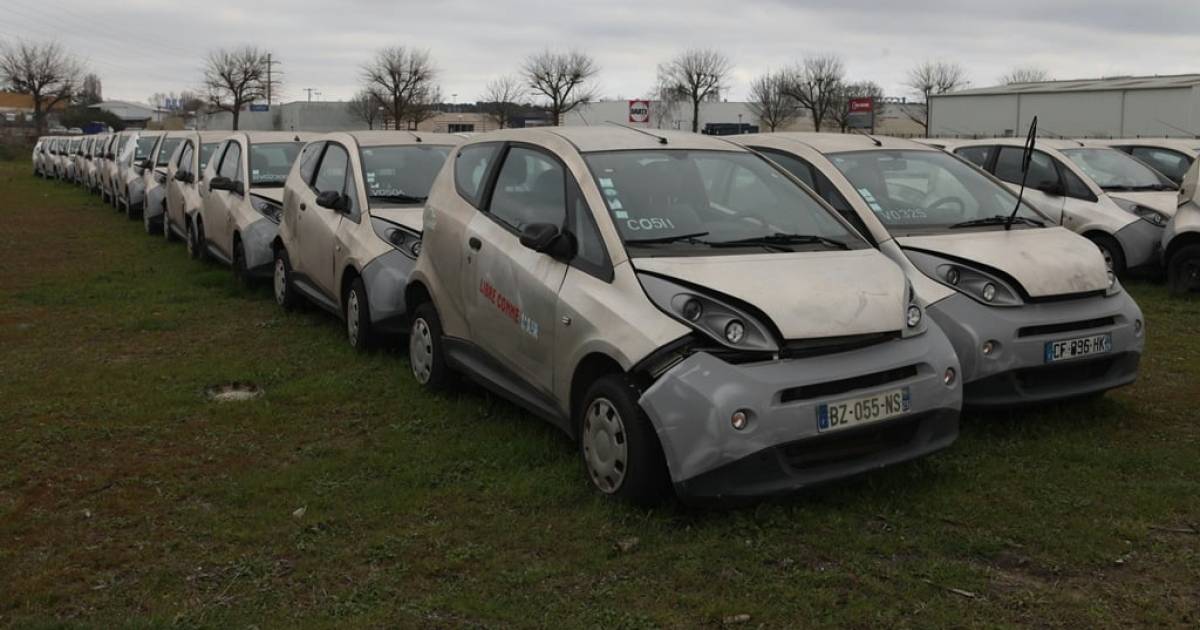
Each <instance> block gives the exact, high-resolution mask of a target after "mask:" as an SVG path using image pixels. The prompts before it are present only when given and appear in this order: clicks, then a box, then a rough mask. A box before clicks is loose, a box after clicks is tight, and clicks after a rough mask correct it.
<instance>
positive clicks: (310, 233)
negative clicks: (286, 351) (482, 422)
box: [274, 131, 463, 350]
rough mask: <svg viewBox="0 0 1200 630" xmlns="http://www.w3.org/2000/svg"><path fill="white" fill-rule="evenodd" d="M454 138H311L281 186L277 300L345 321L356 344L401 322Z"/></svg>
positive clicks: (375, 134) (385, 134)
mask: <svg viewBox="0 0 1200 630" xmlns="http://www.w3.org/2000/svg"><path fill="white" fill-rule="evenodd" d="M462 140H463V139H462V137H460V136H457V135H448V134H437V133H419V134H414V133H408V132H396V131H361V132H351V133H334V134H329V135H326V136H323V137H321V139H320V140H317V141H315V142H311V143H309V144H308V145H307V146H305V147H304V151H303V153H301V156H300V158H299V159H298V160H297V161H296V166H295V167H294V168H293V169H292V172H291V175H290V176H289V177H288V181H287V185H286V186H285V188H284V191H283V219H282V221H281V222H280V224H279V236H278V238H276V239H275V242H274V255H275V267H274V269H275V272H274V286H275V300H276V302H278V303H279V305H280V306H283V307H285V308H287V307H289V306H291V305H292V304H293V303H294V302H295V301H296V299H297V298H299V297H304V298H306V299H308V300H309V301H312V302H314V303H315V304H317V305H319V306H321V307H322V308H324V309H325V310H328V311H329V312H331V313H333V314H335V315H337V316H338V317H341V318H342V319H343V320H344V321H345V322H346V337H347V339H349V341H350V345H351V346H354V347H355V348H357V349H360V350H361V349H365V348H368V347H370V346H371V344H372V341H373V340H375V339H377V338H378V336H379V333H387V332H399V331H401V330H403V328H404V326H403V325H404V323H405V322H404V320H405V315H406V314H407V310H406V309H405V305H404V287H405V286H406V285H407V284H408V276H409V273H411V272H412V268H413V265H414V264H416V259H417V256H418V255H419V254H420V253H421V215H422V212H423V209H424V203H425V199H426V197H428V196H429V189H430V188H431V187H432V186H433V180H434V178H435V177H437V174H438V172H439V171H440V170H441V168H442V164H443V163H445V161H446V156H447V155H449V154H450V152H451V151H452V150H453V149H454V146H455V145H457V144H458V143H459V142H462Z"/></svg>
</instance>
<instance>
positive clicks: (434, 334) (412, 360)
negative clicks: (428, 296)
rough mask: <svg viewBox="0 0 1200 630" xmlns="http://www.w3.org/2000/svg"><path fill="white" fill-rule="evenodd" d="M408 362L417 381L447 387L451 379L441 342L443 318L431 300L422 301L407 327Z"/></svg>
mask: <svg viewBox="0 0 1200 630" xmlns="http://www.w3.org/2000/svg"><path fill="white" fill-rule="evenodd" d="M408 365H409V367H410V369H411V370H412V375H413V378H415V379H416V381H417V384H419V385H421V386H422V387H426V388H428V389H432V390H445V389H448V388H449V387H450V385H451V383H452V382H453V380H454V373H453V372H452V371H451V370H450V366H449V365H447V364H446V353H445V350H444V347H443V345H442V322H441V320H440V319H438V314H437V309H436V308H434V307H433V303H432V302H425V303H423V304H421V305H420V306H418V307H417V309H416V311H414V312H413V317H412V325H411V326H410V327H409V330H408Z"/></svg>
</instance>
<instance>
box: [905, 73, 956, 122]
mask: <svg viewBox="0 0 1200 630" xmlns="http://www.w3.org/2000/svg"><path fill="white" fill-rule="evenodd" d="M904 84H905V85H907V86H908V87H910V88H912V90H913V91H914V92H916V93H917V94H919V95H920V96H921V100H922V102H923V103H925V110H924V112H922V111H920V110H916V109H913V108H909V109H905V113H906V114H907V115H908V117H909V118H911V119H912V120H913V121H915V122H917V123H918V124H920V125H921V126H922V127H924V128H925V136H926V137H929V97H930V96H936V95H938V94H945V93H946V92H951V91H953V90H957V89H958V88H961V87H965V86H966V85H967V71H966V70H965V69H963V67H962V66H960V65H958V64H957V63H954V62H950V61H926V62H924V63H921V64H918V65H917V66H916V67H914V68H913V69H912V70H909V71H908V78H907V80H905V82H904Z"/></svg>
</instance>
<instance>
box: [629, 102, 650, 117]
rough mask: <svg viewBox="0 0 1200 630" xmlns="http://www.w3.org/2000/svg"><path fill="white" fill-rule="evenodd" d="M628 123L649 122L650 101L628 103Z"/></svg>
mask: <svg viewBox="0 0 1200 630" xmlns="http://www.w3.org/2000/svg"><path fill="white" fill-rule="evenodd" d="M629 122H631V123H648V122H650V101H647V100H643V99H636V100H631V101H629Z"/></svg>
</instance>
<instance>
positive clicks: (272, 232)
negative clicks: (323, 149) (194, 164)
mask: <svg viewBox="0 0 1200 630" xmlns="http://www.w3.org/2000/svg"><path fill="white" fill-rule="evenodd" d="M316 137H317V134H313V133H292V132H281V131H246V132H235V133H232V134H230V135H229V136H228V137H227V138H226V139H225V140H224V141H223V142H222V143H221V144H220V146H218V147H217V149H216V151H215V153H214V154H213V156H212V157H210V158H209V161H208V165H207V166H206V167H205V169H204V183H203V184H202V185H201V186H200V197H201V204H200V211H199V212H197V213H196V214H195V216H193V217H192V221H191V223H190V224H189V225H188V229H189V230H190V232H189V236H188V238H189V244H188V247H189V248H190V249H191V251H193V252H196V255H197V256H199V257H212V258H214V259H216V260H218V261H220V262H222V263H224V264H226V265H229V266H231V267H233V272H234V274H235V275H237V276H238V277H239V278H240V279H242V280H243V281H249V280H251V279H253V278H260V277H262V278H265V277H269V276H270V274H271V263H272V262H273V260H274V253H273V251H272V248H271V244H272V243H274V242H275V237H276V236H277V235H278V233H279V220H280V217H281V213H282V204H283V186H284V183H285V182H286V181H287V178H288V173H289V172H290V171H291V170H292V164H293V162H295V160H296V157H297V156H298V155H299V154H300V149H301V148H303V147H304V144H305V142H308V141H309V140H313V139H315V138H316Z"/></svg>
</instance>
